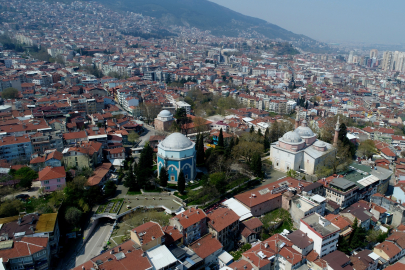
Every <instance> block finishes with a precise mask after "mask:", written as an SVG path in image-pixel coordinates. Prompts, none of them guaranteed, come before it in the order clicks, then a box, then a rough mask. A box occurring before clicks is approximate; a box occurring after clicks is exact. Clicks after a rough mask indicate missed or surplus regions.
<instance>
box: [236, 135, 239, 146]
mask: <svg viewBox="0 0 405 270" xmlns="http://www.w3.org/2000/svg"><path fill="white" fill-rule="evenodd" d="M238 144H239V137H236V140H235V145H238Z"/></svg>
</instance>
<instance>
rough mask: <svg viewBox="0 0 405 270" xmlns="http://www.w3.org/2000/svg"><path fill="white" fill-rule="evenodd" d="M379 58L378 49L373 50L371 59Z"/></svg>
mask: <svg viewBox="0 0 405 270" xmlns="http://www.w3.org/2000/svg"><path fill="white" fill-rule="evenodd" d="M377 57H378V50H377V49H372V50H370V58H371V59H372V58H376V59H377Z"/></svg>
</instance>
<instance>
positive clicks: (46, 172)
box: [38, 166, 66, 181]
mask: <svg viewBox="0 0 405 270" xmlns="http://www.w3.org/2000/svg"><path fill="white" fill-rule="evenodd" d="M56 178H66V172H65V167H63V166H60V167H50V166H47V167H45V168H43V169H42V170H41V171H39V173H38V179H39V181H45V180H51V179H56Z"/></svg>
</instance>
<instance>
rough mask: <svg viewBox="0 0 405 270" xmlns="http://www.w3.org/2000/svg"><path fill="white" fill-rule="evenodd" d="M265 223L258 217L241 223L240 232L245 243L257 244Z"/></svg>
mask: <svg viewBox="0 0 405 270" xmlns="http://www.w3.org/2000/svg"><path fill="white" fill-rule="evenodd" d="M262 227H263V223H262V222H261V221H260V219H258V218H257V217H254V218H251V219H248V220H245V221H243V222H242V223H240V225H239V232H240V234H241V236H242V241H243V242H244V243H252V242H255V241H256V240H257V239H258V238H259V236H260V233H261V231H262Z"/></svg>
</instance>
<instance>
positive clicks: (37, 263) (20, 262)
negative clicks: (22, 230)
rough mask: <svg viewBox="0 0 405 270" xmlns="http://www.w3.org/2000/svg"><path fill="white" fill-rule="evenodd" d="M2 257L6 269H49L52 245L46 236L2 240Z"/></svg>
mask: <svg viewBox="0 0 405 270" xmlns="http://www.w3.org/2000/svg"><path fill="white" fill-rule="evenodd" d="M2 243H3V244H2V247H3V248H2V249H0V257H1V258H2V259H3V265H4V266H5V267H6V269H35V270H44V269H49V267H50V265H49V263H50V253H51V252H50V246H49V241H48V238H45V237H22V238H20V239H18V240H15V241H13V240H7V241H4V242H2Z"/></svg>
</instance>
